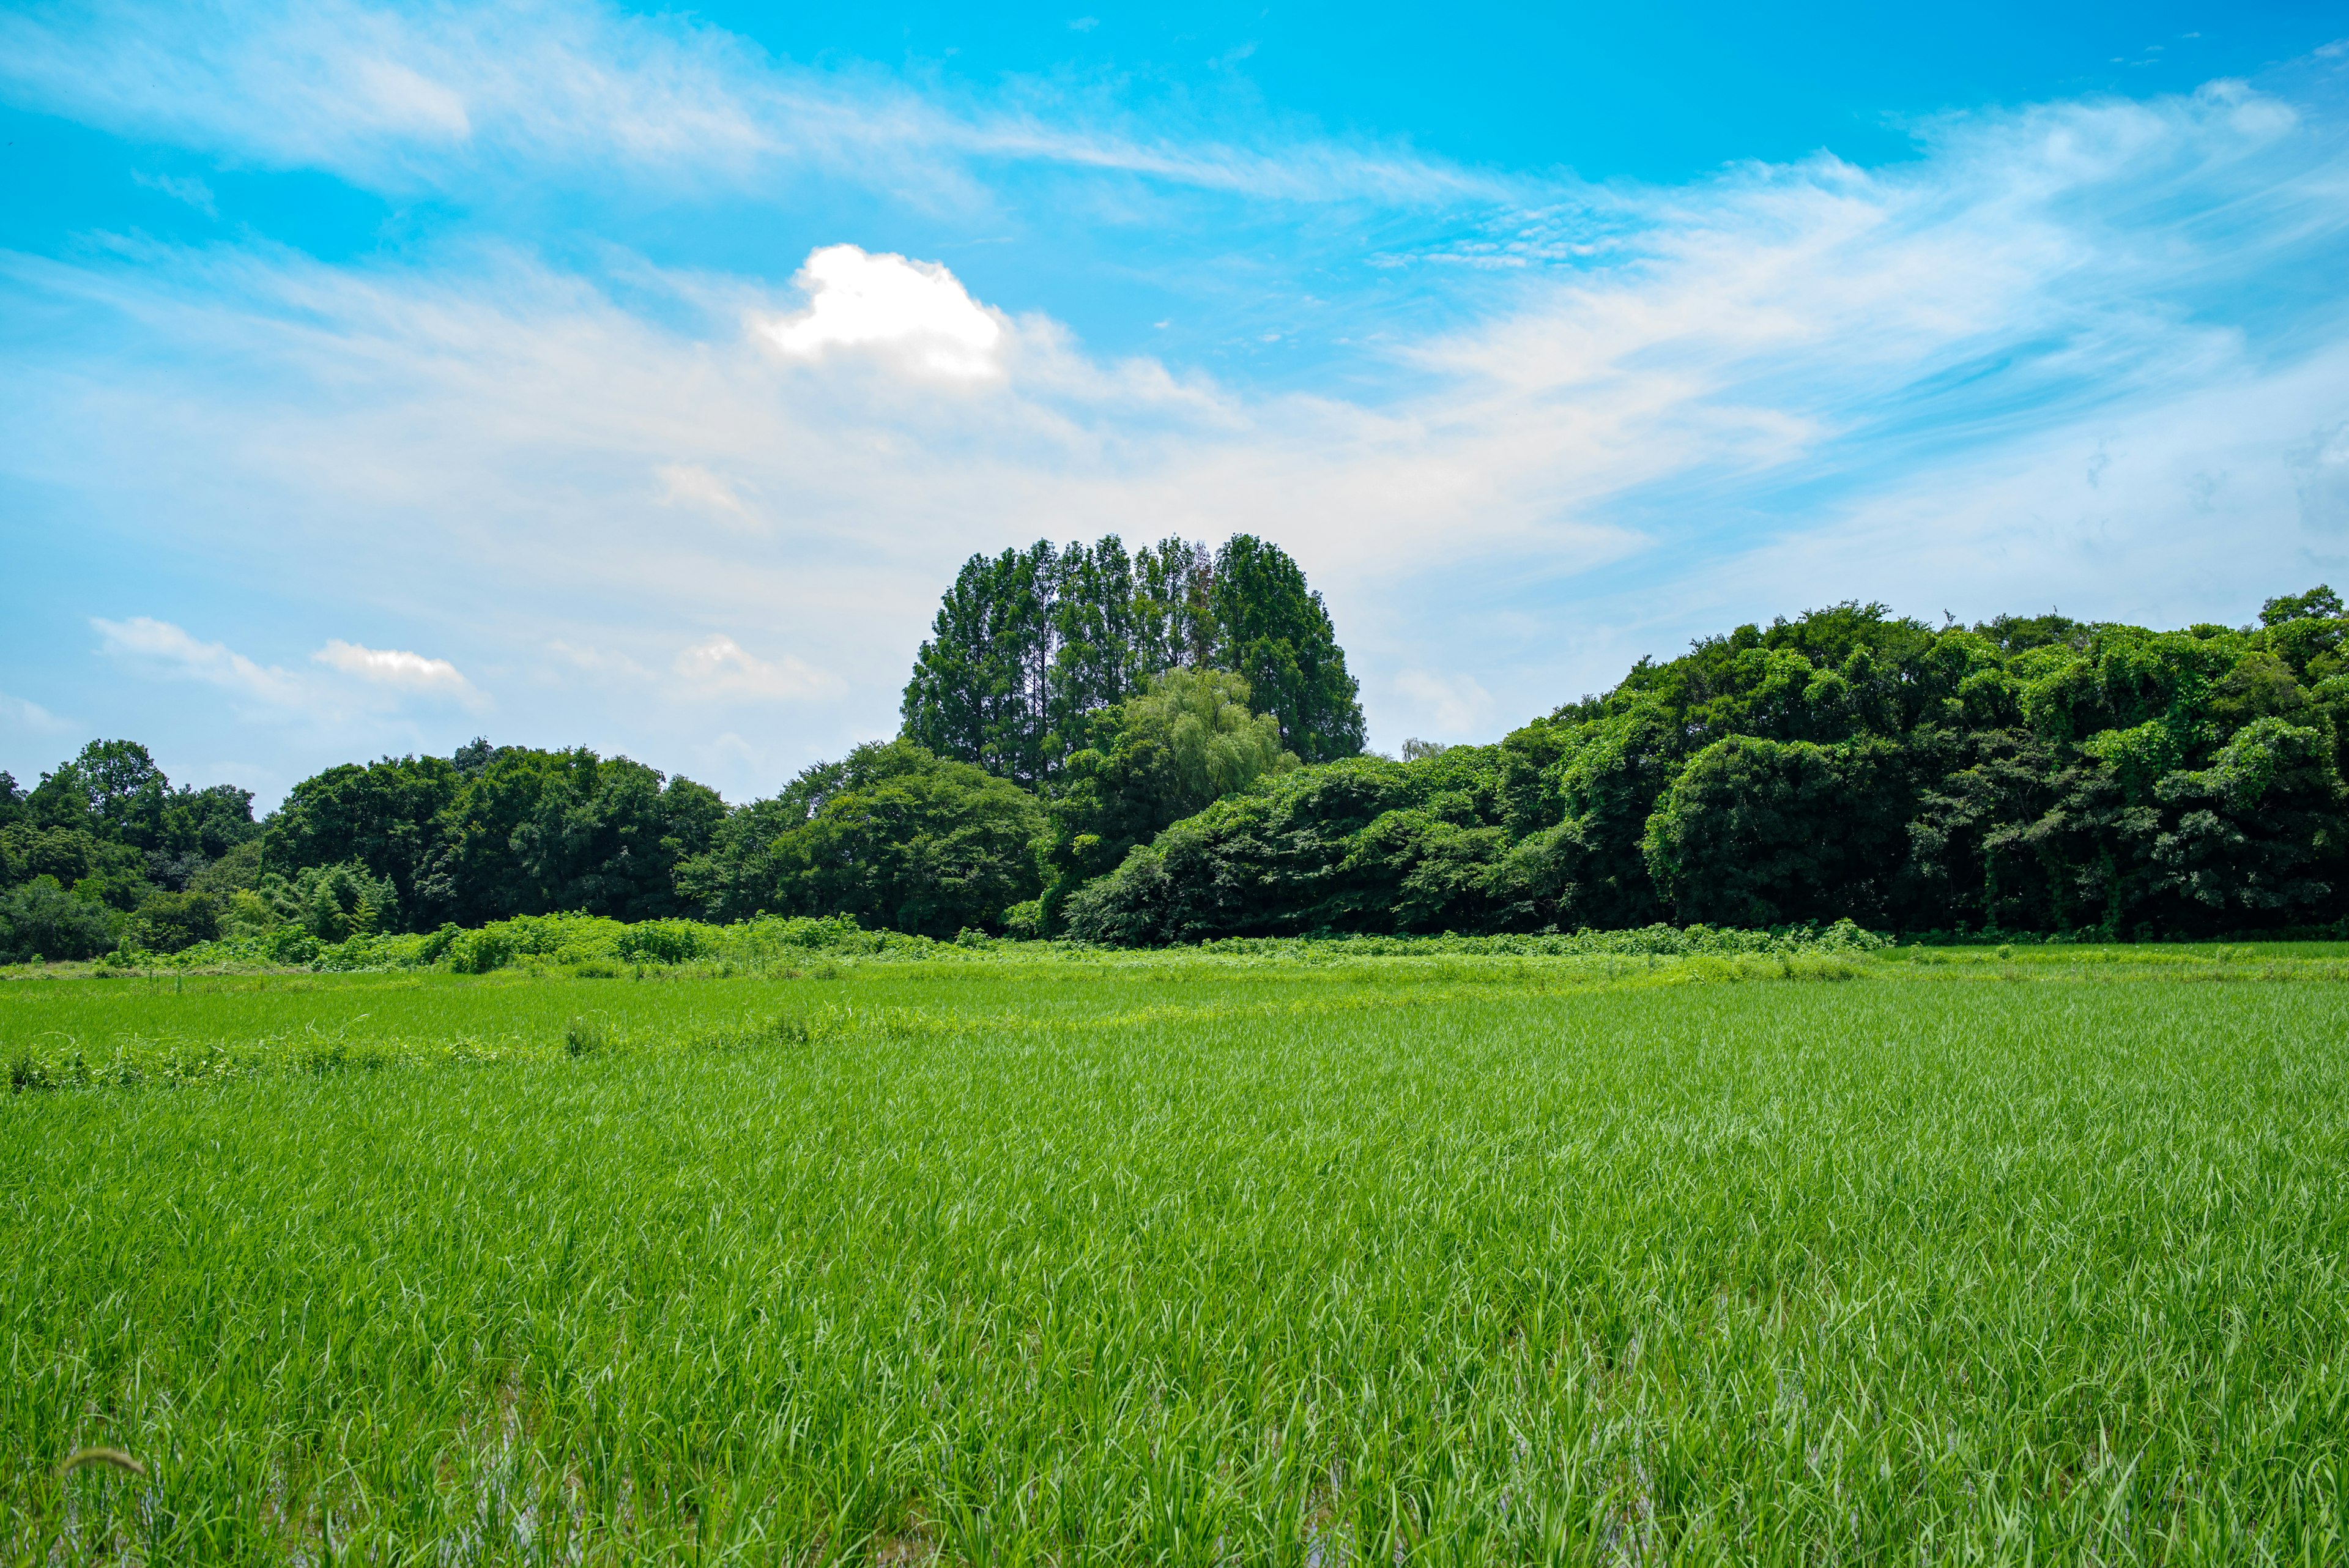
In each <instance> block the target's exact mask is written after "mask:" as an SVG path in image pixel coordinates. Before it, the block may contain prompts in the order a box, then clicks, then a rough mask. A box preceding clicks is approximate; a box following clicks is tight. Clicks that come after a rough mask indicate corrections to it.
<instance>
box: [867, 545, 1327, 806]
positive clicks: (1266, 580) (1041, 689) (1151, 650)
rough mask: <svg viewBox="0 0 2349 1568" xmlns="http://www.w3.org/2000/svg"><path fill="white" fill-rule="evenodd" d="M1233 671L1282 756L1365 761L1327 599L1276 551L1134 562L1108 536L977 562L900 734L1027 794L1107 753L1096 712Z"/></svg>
mask: <svg viewBox="0 0 2349 1568" xmlns="http://www.w3.org/2000/svg"><path fill="white" fill-rule="evenodd" d="M1207 668H1215V669H1220V670H1229V671H1237V673H1239V674H1240V676H1241V677H1242V678H1243V680H1244V681H1245V682H1246V684H1247V687H1248V689H1249V690H1250V691H1251V693H1252V697H1251V701H1253V703H1254V706H1255V711H1257V712H1259V713H1268V714H1270V715H1272V716H1273V718H1274V721H1275V723H1276V724H1277V725H1278V731H1279V734H1280V737H1281V745H1282V748H1283V749H1285V750H1288V751H1291V752H1294V753H1297V754H1298V755H1299V756H1302V757H1305V758H1306V759H1308V760H1309V761H1326V760H1329V759H1330V758H1334V757H1342V756H1350V755H1351V754H1352V753H1356V752H1359V751H1360V750H1361V745H1362V715H1361V705H1360V703H1359V702H1358V701H1357V700H1356V698H1357V688H1356V684H1355V682H1354V680H1353V678H1352V677H1351V676H1350V675H1348V674H1347V673H1346V660H1345V654H1344V652H1343V651H1342V650H1341V649H1340V648H1339V647H1338V644H1337V640H1336V637H1335V634H1334V632H1333V630H1332V628H1331V627H1330V618H1329V614H1328V612H1327V610H1326V609H1325V608H1324V607H1323V606H1322V603H1321V598H1320V596H1319V595H1318V594H1315V593H1313V592H1312V591H1311V590H1310V589H1309V588H1308V587H1307V586H1306V582H1305V576H1304V574H1303V573H1302V572H1301V571H1299V569H1298V566H1297V564H1296V563H1295V562H1294V561H1292V560H1290V559H1289V558H1288V556H1287V555H1286V554H1284V553H1283V552H1282V551H1281V550H1279V549H1278V547H1277V546H1274V545H1268V544H1266V543H1264V542H1263V541H1261V540H1258V539H1255V538H1251V537H1249V536H1248V535H1235V536H1234V537H1233V538H1232V539H1231V540H1229V541H1228V542H1226V544H1225V545H1224V546H1223V547H1222V548H1221V549H1220V550H1217V551H1216V552H1215V553H1214V554H1213V555H1212V556H1210V555H1209V553H1208V552H1207V550H1206V547H1205V546H1204V545H1191V544H1185V542H1184V541H1182V540H1180V539H1169V540H1166V541H1164V542H1163V543H1161V544H1159V545H1155V546H1151V547H1145V548H1143V549H1142V550H1139V551H1137V552H1135V553H1134V554H1133V556H1128V555H1127V553H1126V549H1125V545H1124V543H1123V541H1122V540H1120V539H1119V538H1118V537H1117V536H1116V535H1110V536H1108V537H1106V538H1104V539H1102V541H1101V542H1100V543H1098V544H1097V545H1092V546H1090V547H1089V546H1087V545H1081V544H1072V545H1069V546H1068V547H1067V548H1065V549H1061V548H1058V547H1056V546H1054V545H1051V544H1050V543H1049V542H1046V541H1043V540H1039V541H1038V542H1037V543H1036V544H1035V545H1031V546H1030V548H1028V549H1026V550H1007V551H1005V552H1004V553H1003V554H1002V555H1001V556H995V557H992V558H990V557H988V556H972V557H971V558H970V560H969V561H968V562H967V563H965V564H964V566H963V568H962V571H961V572H960V574H959V575H957V577H956V579H955V582H954V586H953V587H950V588H949V589H947V593H946V595H945V597H944V598H943V599H942V600H941V601H940V604H939V607H938V613H937V617H936V621H935V622H934V623H933V625H932V628H931V636H930V639H929V640H928V641H926V642H925V643H923V645H922V648H921V651H920V654H919V655H918V656H917V658H916V660H915V665H914V672H913V676H912V679H911V680H908V682H907V683H906V686H905V703H904V721H905V729H904V733H905V738H906V739H907V740H910V741H913V742H916V743H917V744H919V745H922V746H924V747H925V748H926V749H928V750H929V751H931V752H933V753H936V754H937V755H939V756H941V757H947V758H950V759H954V760H957V761H961V762H967V763H975V764H977V765H978V766H980V767H982V768H985V769H986V770H987V771H988V772H989V773H991V774H996V775H997V776H999V777H1001V778H1008V779H1011V780H1014V781H1016V782H1018V783H1020V784H1030V785H1035V784H1042V783H1044V782H1045V781H1047V780H1050V779H1055V778H1057V777H1058V776H1059V774H1061V770H1062V768H1063V766H1064V765H1065V764H1066V763H1067V762H1068V760H1069V758H1070V756H1071V753H1075V752H1079V751H1081V750H1084V749H1087V748H1088V747H1092V749H1096V750H1098V749H1101V747H1100V745H1099V742H1097V741H1096V738H1095V737H1094V735H1093V733H1092V732H1093V729H1094V727H1095V725H1096V724H1097V723H1098V722H1100V721H1101V719H1102V716H1103V715H1105V714H1107V713H1109V712H1111V711H1114V710H1116V709H1118V708H1119V707H1120V706H1122V705H1123V703H1124V702H1125V701H1127V700H1128V699H1129V698H1131V697H1133V696H1134V695H1135V694H1136V693H1138V692H1140V691H1143V689H1144V688H1145V687H1146V686H1147V685H1148V683H1149V682H1150V681H1151V680H1152V679H1154V677H1156V676H1158V675H1159V674H1161V673H1163V672H1164V671H1166V670H1173V669H1191V670H1203V669H1207Z"/></svg>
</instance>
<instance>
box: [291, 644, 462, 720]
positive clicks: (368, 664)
mask: <svg viewBox="0 0 2349 1568" xmlns="http://www.w3.org/2000/svg"><path fill="white" fill-rule="evenodd" d="M310 657H311V658H312V659H314V660H316V662H318V663H320V664H323V665H325V666H326V667H327V668H328V669H330V670H341V671H342V672H343V673H344V674H346V675H349V676H354V677H356V678H357V679H358V680H365V681H367V682H369V683H370V684H373V685H377V686H388V687H391V688H394V689H396V690H398V691H415V692H422V693H425V694H427V695H430V696H436V697H448V698H451V699H453V700H455V701H459V702H461V703H463V704H464V705H465V706H466V707H468V708H474V709H479V708H484V707H487V706H488V704H489V700H488V699H487V698H486V697H484V696H483V695H482V694H481V691H479V690H477V689H476V688H475V687H474V685H473V683H472V682H471V681H470V680H466V679H465V677H464V676H463V675H462V674H460V672H459V671H458V669H457V667H456V666H455V665H453V664H451V663H450V662H449V661H448V660H447V659H427V658H425V657H424V655H422V654H420V653H409V652H405V651H403V650H401V649H391V648H363V647H361V646H360V645H359V644H357V643H355V642H345V641H344V640H343V639H341V638H338V637H337V638H329V639H327V641H326V647H324V648H322V649H318V651H317V652H316V653H314V654H312V655H311V656H310Z"/></svg>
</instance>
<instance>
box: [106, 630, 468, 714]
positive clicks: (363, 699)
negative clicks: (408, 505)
mask: <svg viewBox="0 0 2349 1568" xmlns="http://www.w3.org/2000/svg"><path fill="white" fill-rule="evenodd" d="M90 625H91V626H92V627H94V628H97V630H98V635H99V638H100V639H101V640H100V643H99V651H100V652H102V653H104V654H106V655H107V656H108V657H109V658H110V659H115V660H116V661H117V662H118V663H120V664H122V665H123V666H125V667H126V668H129V669H131V670H138V671H140V672H142V673H147V674H150V675H157V676H161V677H163V678H166V679H172V680H198V681H202V682H203V683H204V684H206V685H209V686H217V687H219V688H221V689H222V690H223V691H229V692H231V693H233V694H234V695H235V696H237V697H239V698H242V699H243V700H244V704H245V706H244V707H243V710H242V711H245V712H247V713H249V714H255V715H258V716H270V717H277V718H303V719H309V720H315V721H336V720H341V719H345V718H347V717H349V716H350V715H351V713H352V712H353V711H355V710H366V709H379V708H381V707H382V706H383V705H384V703H385V702H386V701H398V700H400V699H402V698H408V697H427V698H440V699H444V700H448V701H455V702H457V703H459V704H460V705H461V706H463V707H465V708H467V709H471V710H479V709H481V708H484V707H486V706H487V705H488V699H487V698H486V697H484V696H483V695H482V694H481V691H478V690H477V689H475V687H474V686H473V684H472V683H471V681H469V680H466V679H465V677H464V676H463V675H462V674H460V672H459V671H458V670H457V667H456V666H455V665H453V664H450V662H449V661H448V660H447V659H427V658H425V657H424V656H423V655H421V654H416V653H408V652H403V651H400V650H398V649H376V648H364V647H361V646H360V645H358V644H357V643H353V642H346V641H344V640H343V639H340V638H333V639H328V640H327V642H326V646H325V647H324V648H321V649H318V650H317V651H316V653H313V654H312V655H311V656H310V658H311V659H312V661H313V662H314V663H316V664H319V665H323V666H325V667H326V669H327V670H333V671H335V673H336V675H338V676H342V677H345V678H346V679H343V680H333V679H327V678H321V677H319V676H314V675H307V674H303V673H300V672H297V671H294V670H285V669H281V668H279V667H278V666H275V665H263V664H260V663H257V662H255V661H254V659H248V658H246V657H245V656H244V655H243V654H242V653H239V652H237V651H236V650H235V649H232V648H230V647H229V646H228V645H227V644H225V643H219V642H205V641H203V640H202V639H198V638H195V637H192V636H191V635H190V634H189V633H188V632H187V631H186V630H185V629H183V628H180V627H177V626H174V625H172V624H171V622H170V621H165V620H156V619H153V618H150V617H147V616H135V617H133V618H130V619H129V620H121V621H116V620H108V619H105V618H92V619H91V621H90Z"/></svg>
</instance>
